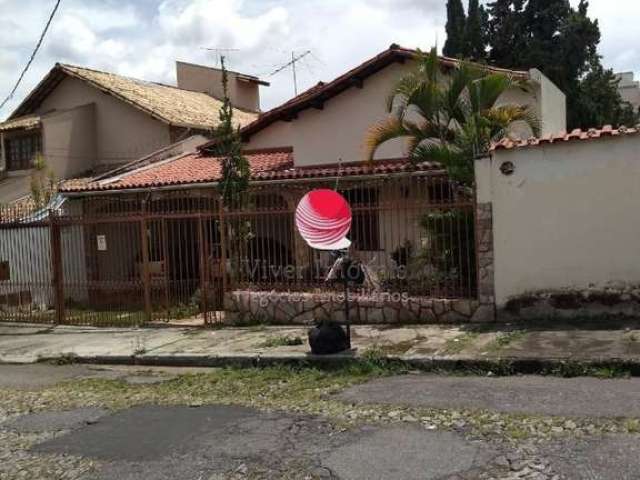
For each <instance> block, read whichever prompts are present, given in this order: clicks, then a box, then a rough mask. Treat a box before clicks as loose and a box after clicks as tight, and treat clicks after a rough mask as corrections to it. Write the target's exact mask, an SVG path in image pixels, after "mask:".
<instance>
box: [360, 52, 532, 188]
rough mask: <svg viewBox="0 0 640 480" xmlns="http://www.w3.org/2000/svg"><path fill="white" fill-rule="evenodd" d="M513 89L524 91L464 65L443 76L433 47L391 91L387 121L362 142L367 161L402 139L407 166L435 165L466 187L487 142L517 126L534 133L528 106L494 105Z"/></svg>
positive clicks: (501, 77)
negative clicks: (427, 163) (475, 160)
mask: <svg viewBox="0 0 640 480" xmlns="http://www.w3.org/2000/svg"><path fill="white" fill-rule="evenodd" d="M516 86H520V87H522V88H526V85H524V84H520V82H518V81H517V80H515V79H513V78H511V77H510V76H507V75H504V74H499V73H492V72H490V71H488V70H487V69H485V68H482V67H479V66H478V65H475V64H469V63H466V62H462V63H461V64H460V65H459V66H458V67H457V68H455V69H453V70H452V71H451V72H448V73H446V74H444V73H443V72H442V71H441V69H440V60H439V58H438V55H437V53H436V50H435V49H433V50H432V51H431V53H429V54H428V55H425V54H421V55H420V58H419V60H418V62H417V67H416V69H415V71H413V72H410V73H409V74H407V75H406V76H404V77H403V78H401V79H400V80H399V82H398V83H397V85H396V86H395V87H394V88H393V90H392V91H391V93H390V95H389V98H388V100H387V108H388V111H389V113H391V115H390V116H389V118H388V119H386V120H384V121H383V122H381V123H378V124H375V125H373V126H372V127H371V128H370V130H369V132H368V134H367V137H366V140H365V142H366V145H367V152H368V153H367V155H368V158H369V160H371V159H373V156H374V154H375V152H376V150H377V149H378V148H379V147H380V145H382V144H383V143H385V142H387V141H389V140H393V139H397V138H403V139H405V140H406V145H407V154H408V157H409V159H410V160H411V161H412V162H414V163H420V162H424V161H435V162H439V163H440V164H442V165H444V167H445V168H446V169H447V172H448V173H449V175H450V177H451V178H453V179H454V180H456V181H458V182H460V183H461V184H464V185H470V184H471V183H472V182H473V178H474V173H473V172H474V166H473V162H474V159H475V158H476V157H478V156H480V155H484V154H486V153H487V151H488V149H489V146H490V145H491V142H494V141H497V140H500V139H501V138H503V137H504V136H505V135H507V133H508V132H509V130H510V128H511V127H513V126H514V124H515V123H516V122H522V123H525V124H527V125H528V126H529V127H530V128H531V129H532V130H533V132H534V133H537V132H538V122H537V119H536V117H535V115H534V114H533V113H532V112H531V111H530V110H529V107H526V106H521V105H517V104H508V103H507V104H501V105H497V104H496V103H497V101H498V98H499V97H500V96H501V95H502V94H503V93H504V92H505V91H506V90H509V89H511V88H514V87H516Z"/></svg>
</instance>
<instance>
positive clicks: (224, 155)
mask: <svg viewBox="0 0 640 480" xmlns="http://www.w3.org/2000/svg"><path fill="white" fill-rule="evenodd" d="M221 64H222V89H223V100H222V107H220V112H219V118H220V123H219V124H218V126H217V127H216V128H215V130H214V131H213V138H214V140H215V144H214V146H213V147H212V152H213V153H214V154H215V155H216V156H218V157H220V162H221V170H222V175H221V177H222V178H221V180H220V182H219V184H218V189H219V191H220V195H221V196H222V199H223V202H224V204H225V205H226V206H229V205H231V204H232V203H233V202H234V201H237V200H238V199H239V198H240V197H241V195H242V192H244V191H245V190H246V189H247V188H248V186H249V176H250V171H249V162H248V161H247V159H246V158H245V157H244V155H242V139H241V137H240V127H239V126H238V127H236V126H234V124H233V106H232V105H231V101H230V100H229V94H228V83H229V79H228V75H227V69H226V67H225V61H224V57H222V58H221Z"/></svg>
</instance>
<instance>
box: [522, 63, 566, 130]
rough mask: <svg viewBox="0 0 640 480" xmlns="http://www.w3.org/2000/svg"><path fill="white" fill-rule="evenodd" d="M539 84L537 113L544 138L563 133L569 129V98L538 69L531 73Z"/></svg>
mask: <svg viewBox="0 0 640 480" xmlns="http://www.w3.org/2000/svg"><path fill="white" fill-rule="evenodd" d="M529 75H530V76H531V78H532V80H534V82H535V83H536V84H537V86H538V88H537V90H538V92H539V94H538V95H539V96H538V98H537V113H538V119H539V120H540V124H541V125H540V129H541V134H542V136H545V135H552V134H555V133H558V132H563V131H565V130H566V129H567V98H566V96H565V94H564V93H562V90H560V89H559V88H558V87H557V86H556V85H555V84H554V83H553V82H552V81H551V80H549V79H548V78H547V77H545V76H544V74H543V73H542V72H541V71H540V70H537V69H535V68H534V69H532V70H531V71H530V72H529Z"/></svg>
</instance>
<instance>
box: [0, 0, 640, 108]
mask: <svg viewBox="0 0 640 480" xmlns="http://www.w3.org/2000/svg"><path fill="white" fill-rule="evenodd" d="M571 1H572V3H577V2H578V0H571ZM445 3H446V2H445V0H349V1H348V2H346V1H344V0H163V1H160V0H92V1H90V2H88V1H85V0H63V1H62V3H61V7H60V10H59V11H58V15H57V16H56V18H55V20H54V22H53V24H52V27H51V30H50V32H49V35H48V37H47V39H46V41H45V44H44V45H43V48H42V50H41V51H40V53H39V54H38V57H37V58H36V61H35V62H34V64H33V66H32V68H31V69H30V71H29V73H28V74H27V76H26V77H25V79H24V82H23V84H22V86H21V88H20V89H19V91H18V93H17V94H16V97H15V98H14V99H13V100H12V101H11V102H10V104H9V105H8V106H7V107H6V108H5V109H3V110H2V111H0V118H3V117H5V116H6V115H8V114H9V113H10V111H11V110H12V108H14V107H15V106H16V105H17V103H18V102H19V100H20V99H22V98H23V97H24V95H26V93H27V92H28V91H29V90H30V89H31V88H33V87H34V86H35V85H36V84H37V82H38V81H39V80H40V79H41V78H42V76H43V75H44V74H45V73H46V72H47V71H48V69H49V68H51V67H52V66H53V64H54V63H55V62H69V63H76V64H80V65H86V66H93V67H96V68H102V69H106V70H111V71H115V72H118V73H122V74H126V75H131V76H134V77H139V78H144V79H148V80H156V81H163V82H169V83H171V82H174V81H175V71H174V68H175V67H174V62H175V60H178V59H179V60H185V61H190V62H195V63H203V64H209V65H211V64H213V63H214V62H215V56H214V54H213V53H212V52H210V51H206V50H204V49H203V47H224V48H235V49H239V51H238V52H230V53H229V54H228V60H229V64H230V67H231V68H233V69H235V70H240V71H244V72H246V73H253V74H259V75H260V76H262V77H264V78H265V79H266V80H268V81H270V82H271V83H272V86H271V87H268V88H264V89H263V90H262V100H263V102H262V104H263V108H270V107H273V106H275V105H277V104H278V103H281V102H282V101H284V100H286V99H288V98H289V97H290V96H291V95H292V94H293V85H292V80H291V72H290V70H287V71H283V72H282V73H280V74H278V75H275V76H273V77H269V76H268V75H269V73H270V72H272V71H274V70H275V69H276V68H277V67H278V66H279V65H283V64H284V63H286V62H288V61H289V60H290V58H291V51H292V50H294V51H295V52H297V53H301V52H303V51H305V50H307V49H310V50H311V51H312V52H313V55H308V56H307V57H305V59H304V60H303V61H301V62H300V63H299V64H298V81H299V90H302V89H305V88H308V87H310V86H312V85H313V84H315V83H316V82H318V81H319V80H324V81H326V80H331V79H332V78H334V77H335V76H337V75H340V74H341V73H343V72H344V71H346V70H348V69H349V68H352V67H353V66H355V65H357V64H358V63H360V62H362V61H364V60H366V59H367V58H369V57H371V56H373V55H375V54H376V53H378V52H380V51H381V50H383V49H385V48H388V46H389V45H390V44H391V43H400V44H401V45H405V46H409V47H422V48H429V47H430V46H432V45H433V44H434V43H435V41H436V38H438V39H439V43H440V45H442V44H443V43H444V39H445V36H444V23H445V15H446V12H445ZM53 4H54V0H0V96H1V97H3V98H4V95H6V93H8V92H9V90H10V89H11V87H12V85H13V83H14V82H15V81H16V79H17V76H18V74H19V72H20V70H21V69H22V67H23V66H24V62H26V60H27V58H28V56H29V55H30V53H31V51H32V49H33V47H34V45H35V42H36V40H37V38H38V35H39V34H40V32H41V29H42V28H43V26H44V24H45V22H46V19H47V17H48V14H49V12H50V10H51V8H52V7H53ZM590 4H591V7H590V11H591V15H592V16H595V17H597V18H598V19H599V21H600V25H601V29H602V37H603V40H602V44H601V52H602V54H603V55H604V58H605V64H607V65H610V66H612V67H614V68H615V69H617V70H634V71H636V72H637V73H640V42H639V41H638V40H640V38H639V35H638V33H637V31H638V29H637V27H636V25H635V22H636V20H635V19H636V18H638V16H639V15H640V2H638V1H637V0H616V2H615V9H614V8H611V4H612V2H611V1H610V0H591V2H590Z"/></svg>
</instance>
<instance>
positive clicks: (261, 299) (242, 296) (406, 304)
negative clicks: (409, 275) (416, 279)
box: [225, 290, 482, 325]
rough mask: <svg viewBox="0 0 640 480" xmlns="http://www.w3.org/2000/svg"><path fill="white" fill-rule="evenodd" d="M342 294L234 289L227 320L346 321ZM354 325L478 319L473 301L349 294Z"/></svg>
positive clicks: (227, 297)
mask: <svg viewBox="0 0 640 480" xmlns="http://www.w3.org/2000/svg"><path fill="white" fill-rule="evenodd" d="M343 300H344V297H343V296H341V295H339V294H316V293H303V292H259V291H248V290H236V291H232V292H228V293H227V294H225V322H226V323H229V324H233V325H250V324H255V323H266V324H272V325H313V324H314V323H317V322H320V321H322V320H327V319H331V320H334V321H338V322H343V321H344V320H345V312H344V301H343ZM349 302H350V306H351V308H350V314H349V316H350V320H351V322H352V323H354V324H430V323H449V324H452V323H469V322H472V321H482V318H481V317H482V311H481V310H479V308H478V307H479V303H478V302H477V301H476V300H439V299H433V298H426V297H401V296H400V295H399V294H398V295H397V296H395V297H394V296H389V295H380V296H379V297H378V298H374V297H370V296H354V297H353V298H350V300H349Z"/></svg>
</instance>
